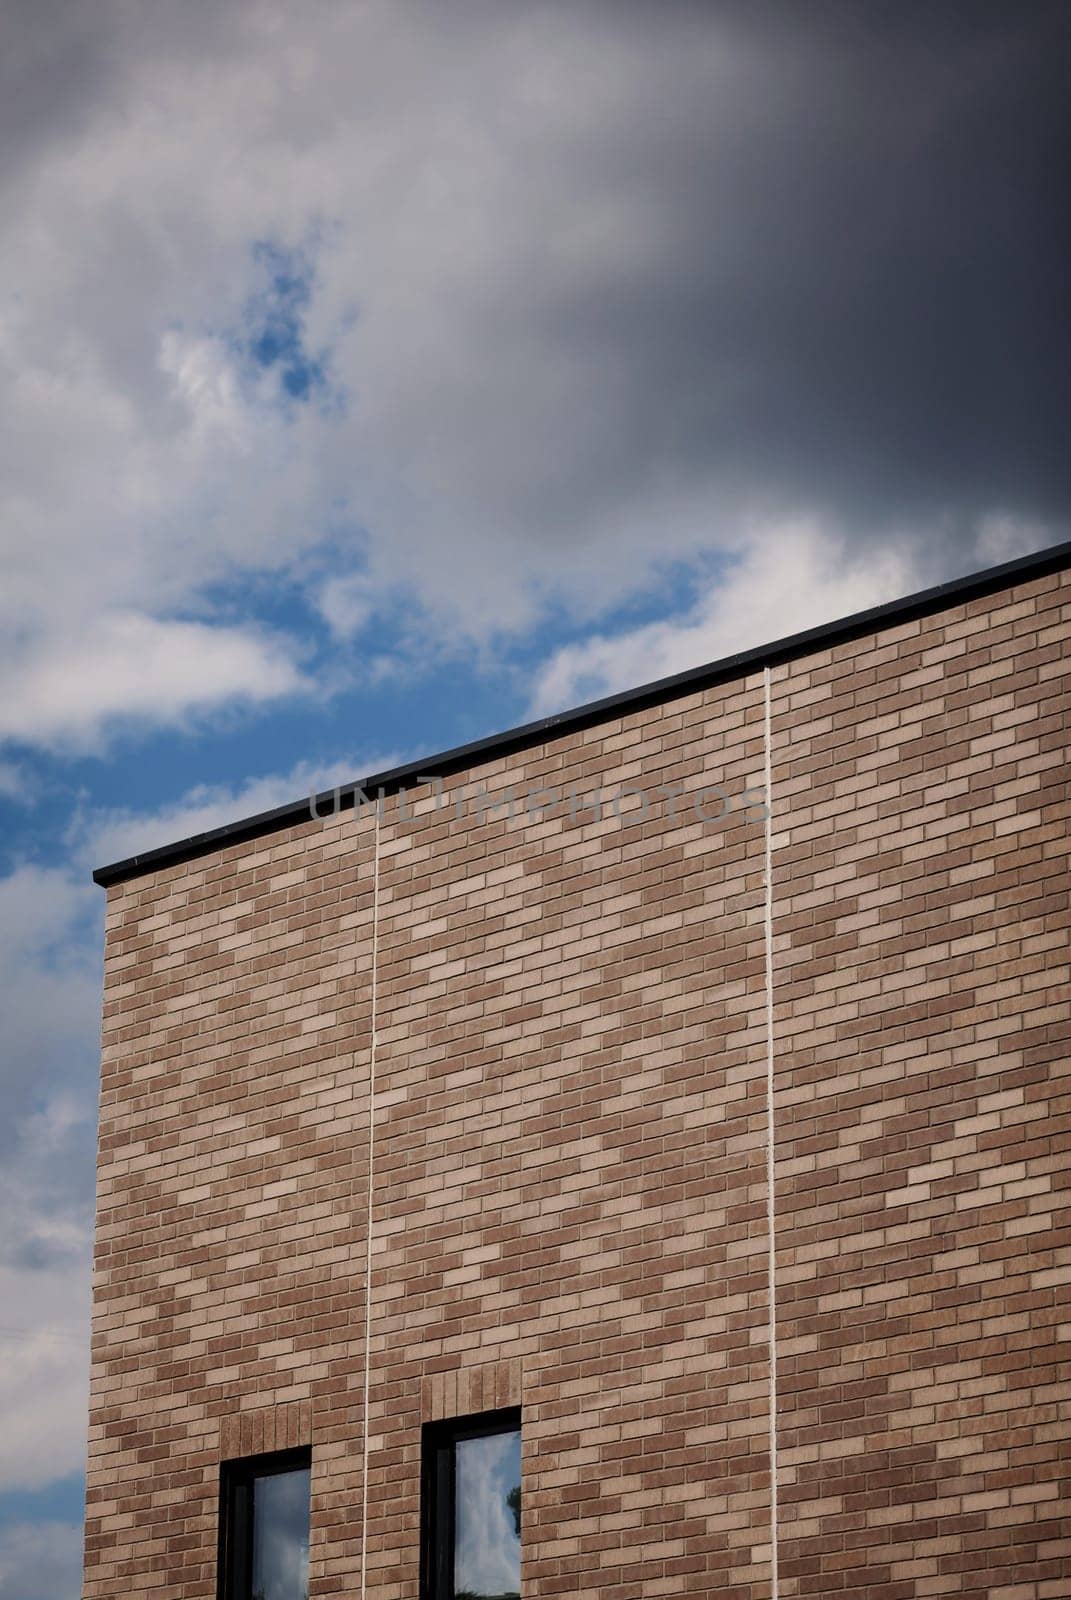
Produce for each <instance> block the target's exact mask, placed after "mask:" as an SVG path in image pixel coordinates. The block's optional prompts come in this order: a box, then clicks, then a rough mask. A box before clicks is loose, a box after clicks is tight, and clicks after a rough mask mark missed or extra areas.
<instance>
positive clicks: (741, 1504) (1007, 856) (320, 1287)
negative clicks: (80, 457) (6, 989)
mask: <svg viewBox="0 0 1071 1600" xmlns="http://www.w3.org/2000/svg"><path fill="white" fill-rule="evenodd" d="M1068 590H1069V585H1068V582H1067V578H1066V575H1065V576H1064V578H1063V579H1061V578H1058V577H1050V578H1040V579H1035V580H1033V581H1031V582H1028V583H1024V584H1022V585H1021V586H1020V587H1018V588H1016V589H1013V590H1009V591H1006V592H1004V593H1001V594H998V595H996V596H992V597H990V598H988V599H984V600H976V601H973V602H971V603H969V604H968V605H966V606H959V607H956V608H954V609H950V610H948V611H947V612H944V613H941V614H939V615H938V616H936V617H932V618H929V619H927V620H923V621H920V622H915V623H910V624H901V625H899V626H898V627H895V628H891V629H887V630H884V631H882V632H878V633H876V634H871V635H869V636H867V637H865V638H863V639H860V640H857V641H855V642H854V643H847V644H840V645H837V646H836V647H835V648H833V649H831V650H828V651H826V652H824V653H817V652H816V653H812V654H810V655H807V656H804V657H802V658H801V659H799V660H797V661H794V662H792V663H790V664H788V665H783V666H779V667H776V668H774V669H773V670H772V672H771V673H770V675H769V681H768V683H767V682H765V681H764V678H763V675H762V674H761V673H758V672H757V673H754V674H752V675H751V676H748V677H746V678H743V679H739V680H737V681H734V682H730V683H726V684H722V685H721V686H719V687H716V688H712V689H707V690H706V691H703V692H700V693H695V694H692V695H690V696H688V697H686V698H683V699H679V700H676V701H671V702H668V703H666V704H663V705H660V706H656V707H653V708H649V709H646V710H642V711H633V712H631V713H630V714H628V715H626V716H624V717H622V718H619V719H618V720H615V721H607V722H604V723H602V724H600V725H599V726H597V727H594V728H592V729H590V730H588V731H586V732H583V733H575V732H574V733H570V734H569V735H567V736H563V737H560V738H558V739H556V740H553V741H551V742H549V743H547V744H546V745H543V746H538V747H536V748H533V749H529V750H528V751H525V752H522V753H520V754H515V755H512V756H510V757H508V758H502V759H499V760H498V761H496V762H494V763H492V764H487V765H484V766H482V767H479V768H476V769H474V770H472V771H470V772H467V773H464V774H461V775H459V776H458V777H456V778H454V779H451V780H448V782H447V783H446V784H445V786H444V791H443V794H442V796H441V799H440V801H438V802H437V800H436V797H435V796H434V795H433V794H432V793H431V792H430V790H429V789H428V788H427V787H425V788H423V789H422V790H420V791H418V793H419V796H420V798H419V799H418V800H417V802H416V804H415V805H414V806H412V814H411V815H410V816H409V817H408V818H407V819H401V818H399V815H398V809H397V805H396V803H395V802H393V801H391V802H388V804H387V806H386V808H385V814H384V817H383V818H382V820H381V821H379V822H378V823H377V820H376V818H375V817H374V815H373V814H372V812H371V811H370V810H368V809H364V810H362V811H361V813H360V815H359V816H355V815H354V813H352V812H349V813H345V812H344V813H342V815H341V816H339V817H337V818H333V819H328V820H326V821H325V822H322V823H312V822H309V823H307V824H305V825H303V826H298V827H294V828H290V829H288V830H287V831H284V832H280V833H277V834H274V835H270V836H269V837H268V838H267V839H263V840H260V841H256V842H253V843H247V844H239V845H231V846H228V847H227V848H225V849H223V850H221V851H220V852H219V853H218V854H216V855H214V856H210V857H206V858H203V859H200V860H194V861H190V862H187V863H184V864H181V865H178V866H173V867H169V868H166V869H163V870H160V871H158V872H156V873H155V874H149V875H146V876H144V877H142V878H138V879H135V880H133V881H130V882H127V883H125V884H121V885H119V886H118V887H115V888H113V889H111V890H110V891H109V908H108V931H107V949H106V980H105V982H106V990H105V1025H104V1052H103V1068H102V1102H101V1150H100V1171H99V1199H98V1246H97V1290H96V1312H95V1324H94V1365H93V1386H92V1402H91V1427H90V1478H89V1506H88V1520H87V1565H86V1588H85V1594H86V1597H87V1600H98V1597H101V1600H102V1597H108V1600H129V1597H133V1596H158V1597H161V1600H163V1597H167V1600H210V1597H213V1596H214V1595H215V1581H216V1580H215V1557H216V1543H215V1540H216V1496H217V1491H218V1480H219V1463H220V1461H221V1459H225V1458H227V1457H229V1456H232V1455H235V1454H244V1453H251V1452H254V1451H257V1450H261V1449H268V1448H273V1447H278V1446H280V1445H291V1444H311V1445H312V1447H313V1506H312V1554H311V1568H312V1583H311V1593H312V1595H314V1596H320V1597H326V1596H343V1595H349V1596H356V1595H359V1594H361V1593H362V1583H363V1586H364V1592H365V1593H367V1594H368V1595H375V1596H377V1597H379V1600H415V1597H416V1595H417V1585H418V1544H419V1537H418V1536H419V1470H418V1469H419V1450H420V1426H421V1422H422V1421H425V1420H431V1419H435V1418H440V1417H444V1416H450V1415H461V1414H464V1413H465V1412H468V1411H471V1410H479V1409H485V1408H490V1407H491V1406H494V1405H505V1404H516V1403H518V1402H519V1403H521V1404H522V1405H523V1407H524V1493H525V1500H524V1517H525V1522H524V1528H525V1532H524V1557H525V1563H524V1579H523V1581H524V1591H525V1594H526V1595H528V1596H530V1597H536V1596H539V1597H547V1600H549V1597H558V1596H565V1595H570V1596H572V1595H576V1594H580V1593H582V1594H584V1595H591V1596H595V1597H597V1600H639V1597H640V1596H643V1597H647V1596H652V1595H654V1596H657V1595H704V1594H717V1595H719V1596H737V1597H740V1600H744V1597H746V1600H766V1597H768V1596H770V1595H771V1593H772V1590H773V1581H774V1571H773V1563H772V1560H771V1527H772V1511H773V1506H772V1494H771V1482H770V1461H771V1454H770V1402H771V1376H772V1375H771V1370H770V1344H769V1335H770V1327H771V1312H772V1309H775V1310H776V1327H777V1341H776V1355H777V1374H776V1378H777V1384H776V1387H777V1429H776V1434H777V1446H778V1457H777V1461H778V1471H777V1483H776V1489H777V1499H776V1527H777V1555H778V1564H777V1587H778V1593H779V1594H780V1595H782V1596H788V1595H807V1594H833V1593H840V1592H842V1591H843V1592H847V1593H853V1592H854V1593H856V1594H864V1593H865V1594H866V1595H868V1596H874V1597H876V1600H894V1597H899V1596H905V1597H906V1596H913V1595H928V1594H934V1595H940V1594H948V1593H951V1594H956V1595H978V1596H982V1595H997V1596H1000V1597H1003V1600H1013V1597H1018V1596H1020V1595H1022V1596H1034V1597H1041V1596H1044V1595H1061V1594H1064V1593H1066V1592H1067V1583H1068V1579H1067V1573H1068V1571H1069V1570H1071V1567H1069V1561H1071V1556H1069V1550H1071V1544H1066V1545H1063V1546H1062V1545H1061V1544H1060V1542H1059V1541H1060V1533H1061V1529H1060V1514H1061V1510H1063V1511H1064V1512H1065V1514H1066V1506H1062V1505H1061V1501H1060V1493H1061V1483H1062V1479H1061V1456H1060V1450H1061V1444H1063V1447H1064V1449H1066V1441H1067V1436H1068V1428H1067V1424H1066V1422H1065V1421H1064V1420H1063V1419H1062V1418H1061V1415H1060V1408H1059V1401H1060V1397H1061V1394H1062V1395H1063V1396H1064V1397H1066V1396H1067V1394H1068V1376H1069V1372H1068V1361H1067V1356H1066V1351H1067V1348H1068V1346H1067V1343H1066V1340H1067V1336H1068V1330H1069V1327H1071V1312H1069V1311H1068V1299H1069V1291H1068V1282H1069V1280H1071V1266H1069V1264H1068V1263H1069V1259H1071V1256H1069V1246H1071V1239H1069V1236H1068V1233H1067V1230H1066V1227H1065V1228H1064V1230H1063V1231H1062V1232H1061V1231H1060V1230H1061V1223H1062V1220H1063V1218H1064V1217H1065V1216H1066V1210H1064V1211H1061V1209H1060V1204H1061V1200H1063V1199H1065V1198H1066V1195H1067V1189H1068V1178H1067V1164H1066V1152H1067V1144H1068V1141H1067V1132H1066V1130H1067V1097H1066V1090H1065V1092H1064V1094H1063V1097H1062V1098H1061V1095H1060V1091H1061V1089H1062V1088H1064V1084H1065V1082H1066V1080H1062V1079H1061V1077H1060V1073H1061V1070H1062V1068H1063V1067H1064V1066H1065V1064H1066V1061H1067V1054H1068V1052H1067V1048H1066V1034H1067V994H1068V978H1069V974H1068V965H1067V963H1068V888H1067V883H1068V880H1067V837H1068V835H1067V797H1066V779H1065V763H1066V747H1067V707H1068V700H1067V691H1066V676H1064V674H1065V673H1066V667H1065V658H1066V654H1067V640H1068V633H1069V631H1071V630H1069V626H1068V622H1069V617H1068ZM1061 685H1064V687H1063V688H1061ZM767 695H768V696H769V729H770V745H769V755H770V759H771V763H772V770H773V780H774V783H773V800H774V818H773V824H772V838H771V841H770V842H771V845H772V849H773V897H772V907H771V910H772V954H773V960H772V969H771V971H772V978H773V989H772V994H773V1000H774V1035H773V1038H774V1053H773V1062H774V1089H775V1092H774V1098H773V1121H772V1127H773V1133H774V1157H775V1160H774V1173H775V1185H774V1193H773V1196H772V1199H773V1203H774V1212H775V1218H776V1226H775V1232H774V1245H775V1249H776V1262H777V1271H776V1279H775V1284H776V1296H775V1299H776V1307H775V1308H771V1305H770V1296H769V1252H770V1235H769V1232H768V1225H767V1218H768V1206H769V1204H770V1200H771V1195H770V1192H769V1185H768V1181H767V1176H768V1168H767V1139H768V1134H769V1131H770V1127H771V1123H770V1118H769V1115H768V1111H769V1107H768V1098H767V1045H768V1036H767V1017H766V1000H767V977H768V963H767V952H766V940H765V935H766V927H765V914H766V910H767V900H766V882H765V848H766V830H765V828H764V827H763V826H762V825H761V822H759V821H758V820H756V818H755V817H754V816H753V815H752V816H748V815H745V813H744V811H743V809H742V808H741V807H740V806H739V805H735V806H734V808H733V809H732V810H731V811H730V813H729V814H728V816H727V817H726V818H725V819H724V820H723V821H722V822H720V823H717V824H714V823H705V822H701V821H699V820H698V819H697V817H696V815H695V813H694V811H693V810H691V809H690V808H689V804H688V801H687V794H689V793H691V792H694V791H695V790H696V789H697V788H699V787H700V786H701V785H703V784H709V783H720V784H723V785H724V786H725V788H726V790H727V791H728V792H729V793H730V794H731V795H732V796H733V797H734V799H735V798H736V797H739V796H741V795H742V793H743V790H744V788H745V787H746V786H747V785H748V784H756V783H761V782H762V778H763V769H764V762H765V759H766V754H767V749H766V727H767ZM570 783H572V784H575V785H576V787H577V789H578V790H579V791H580V793H581V794H583V795H588V794H590V792H591V791H592V790H593V789H594V788H595V786H596V784H600V783H601V785H602V786H603V788H604V789H605V790H610V791H612V790H614V789H616V788H617V786H619V785H621V784H622V783H626V784H627V783H634V784H642V785H643V786H644V787H645V788H646V789H647V791H648V793H649V794H650V795H652V797H653V795H654V793H655V790H656V786H657V785H659V784H668V785H671V786H675V787H677V788H680V789H683V790H685V791H686V796H685V798H684V799H682V800H680V801H679V802H678V803H677V806H676V810H677V815H676V818H675V820H671V819H670V818H669V816H668V815H667V810H668V802H667V801H665V800H663V799H658V800H655V799H653V798H652V800H651V802H650V810H649V814H648V815H646V816H644V815H642V807H641V805H640V802H639V798H638V797H637V796H630V797H629V798H628V799H627V800H626V801H625V803H624V805H623V808H622V816H621V818H620V819H619V818H618V817H616V816H613V815H608V816H606V817H605V818H604V820H603V821H602V822H601V823H596V822H595V821H594V820H593V818H592V817H591V815H590V814H589V812H588V811H586V810H585V811H582V812H581V813H580V815H579V816H578V817H577V818H574V819H570V817H569V816H568V815H566V814H563V811H562V809H561V808H559V809H558V810H557V811H556V812H553V813H551V814H548V815H547V816H545V817H544V819H543V820H542V821H540V822H538V823H531V822H528V821H527V820H526V819H524V818H523V817H515V818H514V819H512V820H511V819H510V818H509V817H507V816H506V815H505V814H504V810H503V809H499V810H498V811H495V812H493V813H489V814H488V815H487V817H486V819H485V820H483V821H480V820H479V819H478V818H477V816H476V815H475V814H474V808H473V804H472V799H471V796H472V791H473V789H475V788H476V787H483V788H485V789H486V790H487V791H488V792H489V795H490V796H491V797H492V798H495V799H499V800H501V799H502V798H503V797H504V795H505V791H506V789H507V788H508V787H509V786H512V787H513V789H514V792H515V793H516V794H520V795H521V796H523V795H524V793H525V792H526V790H527V788H528V785H529V784H532V785H543V786H548V787H552V788H554V789H555V790H556V791H557V792H558V793H559V794H560V793H563V792H564V791H565V789H566V787H567V786H568V785H569V784H570ZM462 785H464V786H465V787H466V790H467V794H468V796H469V799H468V803H467V804H466V805H465V807H464V811H463V815H462V816H461V817H460V818H459V817H458V815H457V810H456V807H455V806H454V805H453V804H450V805H447V804H445V803H444V802H447V801H451V802H452V801H454V800H456V798H457V792H458V790H459V788H460V787H461V786H462ZM373 1021H374V1027H373ZM370 1173H371V1184H370V1183H369V1177H370ZM369 1193H371V1222H372V1227H371V1263H372V1274H371V1283H370V1284H369V1283H368V1281H367V1277H366V1265H367V1261H368V1259H369V1230H368V1226H367V1224H368V1199H369ZM366 1310H370V1318H369V1320H367V1321H366ZM1061 1335H1062V1337H1063V1341H1064V1342H1063V1343H1061ZM366 1344H367V1348H368V1350H369V1352H370V1356H371V1362H370V1367H369V1371H368V1374H367V1389H368V1415H367V1422H368V1427H367V1431H366V1428H365V1389H366V1373H365V1351H366ZM1061 1356H1062V1361H1063V1364H1062V1365H1061ZM1061 1383H1062V1385H1063V1388H1062V1389H1061ZM1064 1410H1065V1412H1066V1404H1065V1407H1064ZM366 1453H367V1462H368V1471H367V1476H366V1473H365V1459H366ZM1064 1459H1066V1458H1064ZM1063 1470H1064V1472H1066V1467H1064V1469H1063ZM366 1502H367V1510H368V1516H367V1528H365V1526H364V1518H363V1508H364V1506H365V1503H366ZM1064 1533H1065V1535H1066V1533H1067V1529H1066V1525H1065V1528H1064Z"/></svg>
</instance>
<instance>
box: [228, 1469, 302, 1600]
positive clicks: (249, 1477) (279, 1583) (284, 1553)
mask: <svg viewBox="0 0 1071 1600" xmlns="http://www.w3.org/2000/svg"><path fill="white" fill-rule="evenodd" d="M310 1469H311V1459H310V1452H309V1451H308V1450H284V1451H280V1452H278V1453H277V1454H275V1455H270V1456H253V1457H251V1458H250V1459H249V1460H247V1461H228V1462H226V1463H225V1464H224V1467H223V1472H222V1476H221V1482H220V1530H219V1534H220V1537H219V1596H220V1600H308V1593H309V1480H310V1476H311V1471H310Z"/></svg>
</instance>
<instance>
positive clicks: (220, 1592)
mask: <svg viewBox="0 0 1071 1600" xmlns="http://www.w3.org/2000/svg"><path fill="white" fill-rule="evenodd" d="M299 1468H305V1469H307V1470H308V1471H310V1472H311V1470H312V1449H311V1446H309V1445H301V1446H299V1447H298V1448H297V1449H296V1450H271V1451H268V1452H266V1453H265V1454H263V1455H259V1456H238V1457H236V1458H234V1459H233V1460H230V1461H224V1462H222V1463H221V1464H220V1469H219V1552H218V1557H217V1563H216V1574H217V1576H216V1600H252V1594H253V1480H254V1479H255V1478H271V1477H275V1476H276V1475H277V1474H278V1473H283V1472H295V1471H297V1470H298V1469H299Z"/></svg>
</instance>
